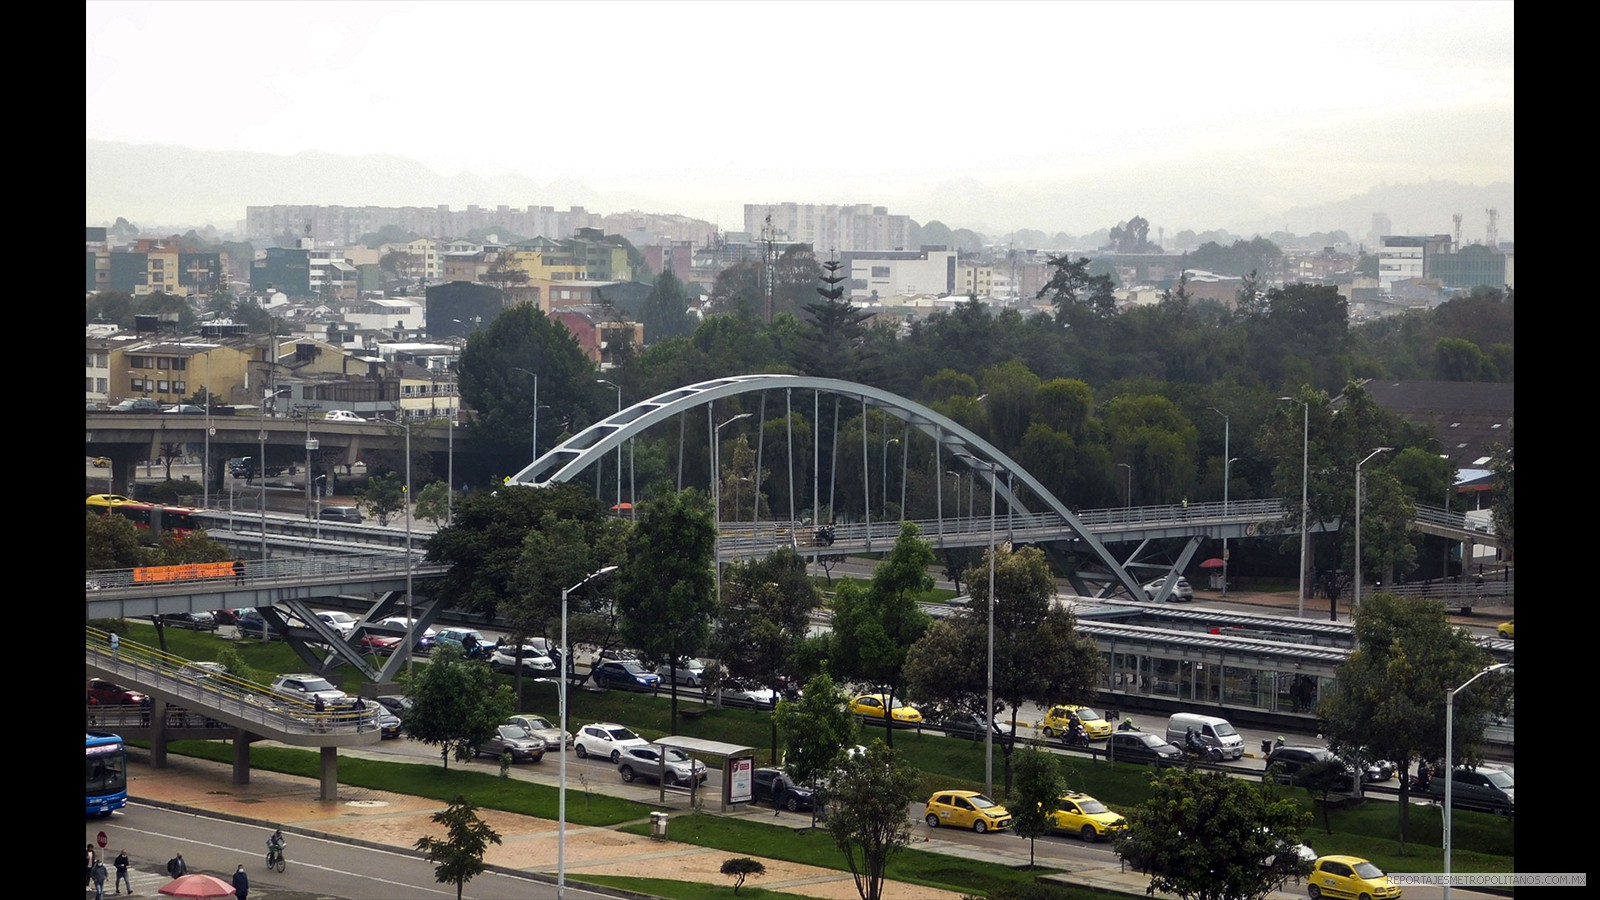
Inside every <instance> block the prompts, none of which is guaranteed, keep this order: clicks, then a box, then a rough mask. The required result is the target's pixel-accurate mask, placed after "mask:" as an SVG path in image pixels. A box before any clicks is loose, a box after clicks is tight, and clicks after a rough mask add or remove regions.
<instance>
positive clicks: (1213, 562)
mask: <svg viewBox="0 0 1600 900" xmlns="http://www.w3.org/2000/svg"><path fill="white" fill-rule="evenodd" d="M1225 565H1227V563H1225V562H1223V561H1222V557H1220V556H1213V557H1211V558H1210V559H1208V560H1206V561H1205V562H1203V563H1201V564H1200V568H1202V569H1220V568H1222V567H1223V566H1225Z"/></svg>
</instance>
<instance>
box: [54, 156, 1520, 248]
mask: <svg viewBox="0 0 1600 900" xmlns="http://www.w3.org/2000/svg"><path fill="white" fill-rule="evenodd" d="M84 144H85V152H84V156H85V167H84V169H85V179H84V194H85V221H84V224H86V225H101V224H107V225H109V224H111V223H112V222H113V221H115V219H116V218H117V217H118V216H121V217H124V218H127V219H128V220H129V221H131V222H133V223H135V224H136V225H138V226H140V227H141V228H142V229H144V230H146V231H147V232H155V233H166V232H171V231H184V230H187V229H189V228H192V227H198V226H204V225H207V224H210V225H215V226H216V227H217V228H218V229H220V230H222V231H233V230H236V229H238V228H240V227H241V226H242V224H243V218H244V213H245V207H247V206H270V205H274V204H319V205H328V206H332V205H342V206H423V207H432V206H439V205H444V206H449V207H450V208H451V209H456V210H460V209H464V208H466V207H467V206H469V205H477V206H482V207H486V208H489V209H494V208H495V207H498V206H502V205H504V206H510V207H513V208H518V207H526V206H529V205H540V206H553V207H555V208H557V209H566V208H568V207H570V206H582V207H585V208H587V209H588V210H589V211H590V212H596V213H601V214H609V213H617V212H625V211H627V210H643V211H649V212H662V213H667V212H676V213H683V214H687V215H692V216H697V217H700V218H704V219H707V220H708V221H712V222H719V221H721V222H735V223H740V224H742V221H743V219H742V216H741V215H740V214H739V212H738V210H739V209H740V206H739V203H740V202H741V201H737V200H736V201H734V202H731V203H730V202H724V201H722V200H720V199H716V198H710V197H704V198H697V199H698V200H699V201H701V202H694V201H689V202H682V203H680V202H677V201H673V200H667V199H663V198H662V197H649V196H644V195H642V194H636V193H623V192H609V193H607V192H602V191H599V190H596V189H594V188H592V187H590V186H589V185H587V184H585V183H583V182H581V181H577V180H574V179H572V178H570V177H567V176H565V175H563V174H561V173H551V178H550V180H549V181H548V182H547V183H544V184H540V183H539V182H538V181H537V180H535V179H533V178H528V177H525V176H522V175H516V174H506V175H500V176H495V177H492V178H485V177H481V176H478V175H474V174H470V173H461V174H456V175H443V174H440V173H439V172H436V171H434V170H433V169H431V168H429V167H427V166H426V165H423V164H422V163H419V162H417V161H415V160H411V159H406V158H404V157H402V156H398V155H372V156H339V155H334V154H329V153H321V152H306V153H298V154H295V155H293V156H280V155H275V154H272V153H265V152H263V153H245V152H238V151H206V150H193V149H190V148H186V147H178V146H171V145H158V144H126V143H118V142H112V141H95V140H85V142H84ZM396 147H397V149H400V150H403V149H404V140H403V139H399V140H397V141H396ZM1169 183H1172V184H1176V183H1175V182H1169ZM1206 187H1207V186H1206V185H1191V186H1189V187H1188V188H1180V187H1177V186H1174V187H1169V188H1167V189H1166V193H1165V194H1164V195H1163V197H1162V198H1161V199H1162V201H1164V202H1163V203H1159V204H1158V203H1153V202H1151V203H1146V202H1142V201H1141V199H1140V197H1139V192H1140V191H1146V190H1148V187H1146V186H1144V185H1141V184H1138V183H1135V182H1129V181H1126V180H1121V181H1118V182H1116V183H1104V184H1099V185H1098V186H1094V185H1083V184H1078V185H1071V186H1067V185H1045V186H1040V188H1039V189H1038V190H1029V191H1017V190H1015V189H1012V188H1010V187H1007V186H1005V185H988V184H984V183H982V182H979V181H965V182H953V183H943V182H941V183H940V184H939V190H938V191H937V192H936V196H911V195H906V196H893V195H890V194H887V193H885V195H884V196H875V197H850V198H839V197H817V198H809V199H810V202H816V203H839V202H845V200H846V199H847V200H849V202H862V203H873V204H876V205H888V206H889V208H890V211H891V212H900V213H910V212H911V210H931V211H933V213H934V214H932V215H926V216H914V218H916V219H918V220H919V221H932V220H934V219H937V220H939V221H942V222H944V223H945V224H946V225H948V226H949V227H950V228H952V229H957V228H969V229H972V230H974V231H977V232H980V233H983V234H986V235H989V236H991V237H993V236H997V235H1000V234H1004V233H1006V232H1008V231H1010V230H1014V229H1018V228H1034V229H1038V230H1040V231H1044V232H1046V233H1048V234H1054V233H1056V232H1057V231H1060V230H1062V229H1061V228H1060V227H1059V226H1055V225H1050V224H1048V223H1049V222H1050V221H1052V220H1054V219H1056V218H1057V215H1056V212H1058V211H1059V210H1063V209H1072V208H1074V207H1076V206H1081V205H1084V204H1086V203H1087V201H1088V200H1089V199H1090V198H1093V199H1094V200H1096V201H1098V206H1097V207H1096V209H1099V210H1120V211H1123V212H1121V213H1118V214H1119V215H1122V217H1123V218H1126V217H1128V216H1131V215H1135V214H1142V215H1145V216H1147V217H1148V218H1150V219H1151V221H1152V224H1155V225H1157V226H1164V227H1165V228H1166V231H1167V235H1168V237H1169V238H1170V237H1171V236H1172V234H1173V233H1174V232H1175V231H1176V230H1177V229H1178V228H1185V227H1187V228H1192V229H1193V230H1195V231H1205V230H1209V229H1216V228H1222V229H1226V230H1227V231H1229V232H1232V233H1235V234H1239V235H1241V236H1244V237H1250V236H1252V235H1255V234H1270V233H1271V232H1274V231H1290V232H1293V233H1295V234H1311V233H1313V232H1318V231H1332V230H1335V229H1342V230H1344V231H1346V232H1348V233H1349V235H1350V237H1351V238H1352V239H1353V240H1355V241H1358V242H1360V241H1365V240H1366V239H1367V235H1368V232H1369V231H1370V230H1371V228H1372V215H1373V213H1384V214H1387V215H1388V216H1389V220H1390V222H1391V223H1392V227H1391V231H1392V233H1395V234H1452V233H1453V232H1454V224H1453V223H1452V222H1451V220H1450V216H1451V214H1453V213H1458V212H1459V213H1461V214H1462V225H1461V232H1462V238H1463V239H1464V240H1465V241H1467V242H1468V243H1471V242H1473V241H1481V240H1482V239H1483V236H1484V233H1485V230H1486V221H1487V216H1486V214H1485V213H1484V210H1485V209H1488V208H1495V209H1498V210H1499V211H1500V219H1499V234H1500V239H1501V240H1502V241H1510V240H1512V235H1513V228H1512V224H1513V221H1514V215H1513V212H1514V197H1515V192H1514V191H1513V186H1512V185H1511V184H1510V183H1496V184H1491V185H1488V186H1477V185H1463V184H1457V183H1455V182H1449V181H1430V182H1426V183H1422V184H1383V185H1378V186H1377V187H1374V188H1372V189H1371V190H1369V191H1367V192H1366V193H1364V194H1360V195H1356V196H1352V197H1349V198H1347V199H1345V200H1339V201H1334V202H1329V203H1323V204H1318V205H1315V206H1302V207H1297V208H1294V209H1289V210H1285V211H1284V212H1283V213H1281V214H1279V215H1274V216H1271V217H1267V218H1260V219H1257V220H1254V221H1241V220H1240V219H1239V218H1238V215H1239V213H1238V211H1230V210H1229V209H1227V208H1218V205H1219V203H1225V202H1227V201H1225V200H1219V199H1218V195H1217V193H1216V191H1215V190H1211V191H1207V190H1205V188H1206ZM1211 187H1212V188H1215V186H1211ZM663 193H665V191H664V192H663ZM1234 196H1238V195H1237V194H1234ZM1019 198H1020V199H1026V200H1028V201H1031V204H1030V205H1018V202H1017V201H1018V200H1019ZM793 199H795V200H796V201H801V202H805V201H806V200H807V199H808V198H802V197H795V198H793ZM1180 200H1181V201H1182V202H1180ZM1158 205H1159V206H1167V207H1170V209H1169V211H1168V212H1167V214H1166V216H1160V215H1159V214H1158V211H1157V210H1155V209H1154V208H1153V207H1155V206H1158ZM722 207H728V208H727V209H722ZM980 210H986V211H987V212H980ZM1190 210H1195V211H1199V213H1200V214H1196V213H1195V212H1190ZM1245 215H1251V213H1245ZM1086 218H1087V219H1088V221H1089V223H1091V225H1092V227H1100V228H1108V227H1110V226H1111V225H1113V224H1116V219H1115V217H1114V216H1112V215H1107V214H1102V213H1099V212H1097V213H1095V214H1094V215H1092V216H1088V217H1086ZM1159 218H1176V219H1180V220H1183V221H1179V222H1172V221H1166V222H1163V221H1158V219H1159ZM1008 219H1009V220H1013V221H1011V222H1006V221H1005V220H1008ZM1208 219H1209V221H1208ZM1095 223H1098V224H1095ZM735 227H737V226H735Z"/></svg>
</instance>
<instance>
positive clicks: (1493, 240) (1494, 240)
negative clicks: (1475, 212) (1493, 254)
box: [1484, 207, 1500, 250]
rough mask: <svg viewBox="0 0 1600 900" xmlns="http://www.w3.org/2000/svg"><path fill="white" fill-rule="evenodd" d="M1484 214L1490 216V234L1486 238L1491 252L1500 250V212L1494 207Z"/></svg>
mask: <svg viewBox="0 0 1600 900" xmlns="http://www.w3.org/2000/svg"><path fill="white" fill-rule="evenodd" d="M1484 212H1486V213H1488V214H1489V234H1488V236H1487V238H1485V242H1486V243H1488V245H1489V249H1490V250H1499V249H1500V225H1499V220H1500V210H1498V209H1495V208H1493V207H1490V208H1489V209H1486V210H1484Z"/></svg>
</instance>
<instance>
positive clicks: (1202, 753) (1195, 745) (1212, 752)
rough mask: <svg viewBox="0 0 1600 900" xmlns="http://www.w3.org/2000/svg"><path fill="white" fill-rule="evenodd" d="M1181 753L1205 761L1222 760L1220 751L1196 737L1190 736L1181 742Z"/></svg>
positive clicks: (1217, 761)
mask: <svg viewBox="0 0 1600 900" xmlns="http://www.w3.org/2000/svg"><path fill="white" fill-rule="evenodd" d="M1183 753H1184V755H1185V756H1193V757H1194V758H1195V759H1201V760H1205V761H1206V762H1213V763H1219V762H1222V751H1221V750H1220V749H1218V748H1216V747H1212V746H1210V745H1209V744H1207V743H1206V742H1205V741H1202V740H1201V739H1200V738H1198V737H1191V738H1190V739H1189V740H1186V741H1184V742H1183Z"/></svg>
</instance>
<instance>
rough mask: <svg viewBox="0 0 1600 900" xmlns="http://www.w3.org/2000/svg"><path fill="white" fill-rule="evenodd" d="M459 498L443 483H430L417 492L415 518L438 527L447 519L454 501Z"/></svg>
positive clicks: (457, 494)
mask: <svg viewBox="0 0 1600 900" xmlns="http://www.w3.org/2000/svg"><path fill="white" fill-rule="evenodd" d="M460 496H461V495H460V494H459V493H457V492H455V491H452V490H451V489H450V485H448V484H445V483H444V482H443V481H434V482H430V483H429V484H428V485H427V487H424V488H423V489H422V490H420V491H418V492H417V510H416V512H417V518H419V519H426V520H428V521H429V522H432V523H433V524H434V526H435V527H438V525H439V523H440V522H443V521H444V520H445V519H447V518H449V516H450V512H451V510H452V509H453V508H454V506H455V501H456V500H457V499H459V498H460Z"/></svg>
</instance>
